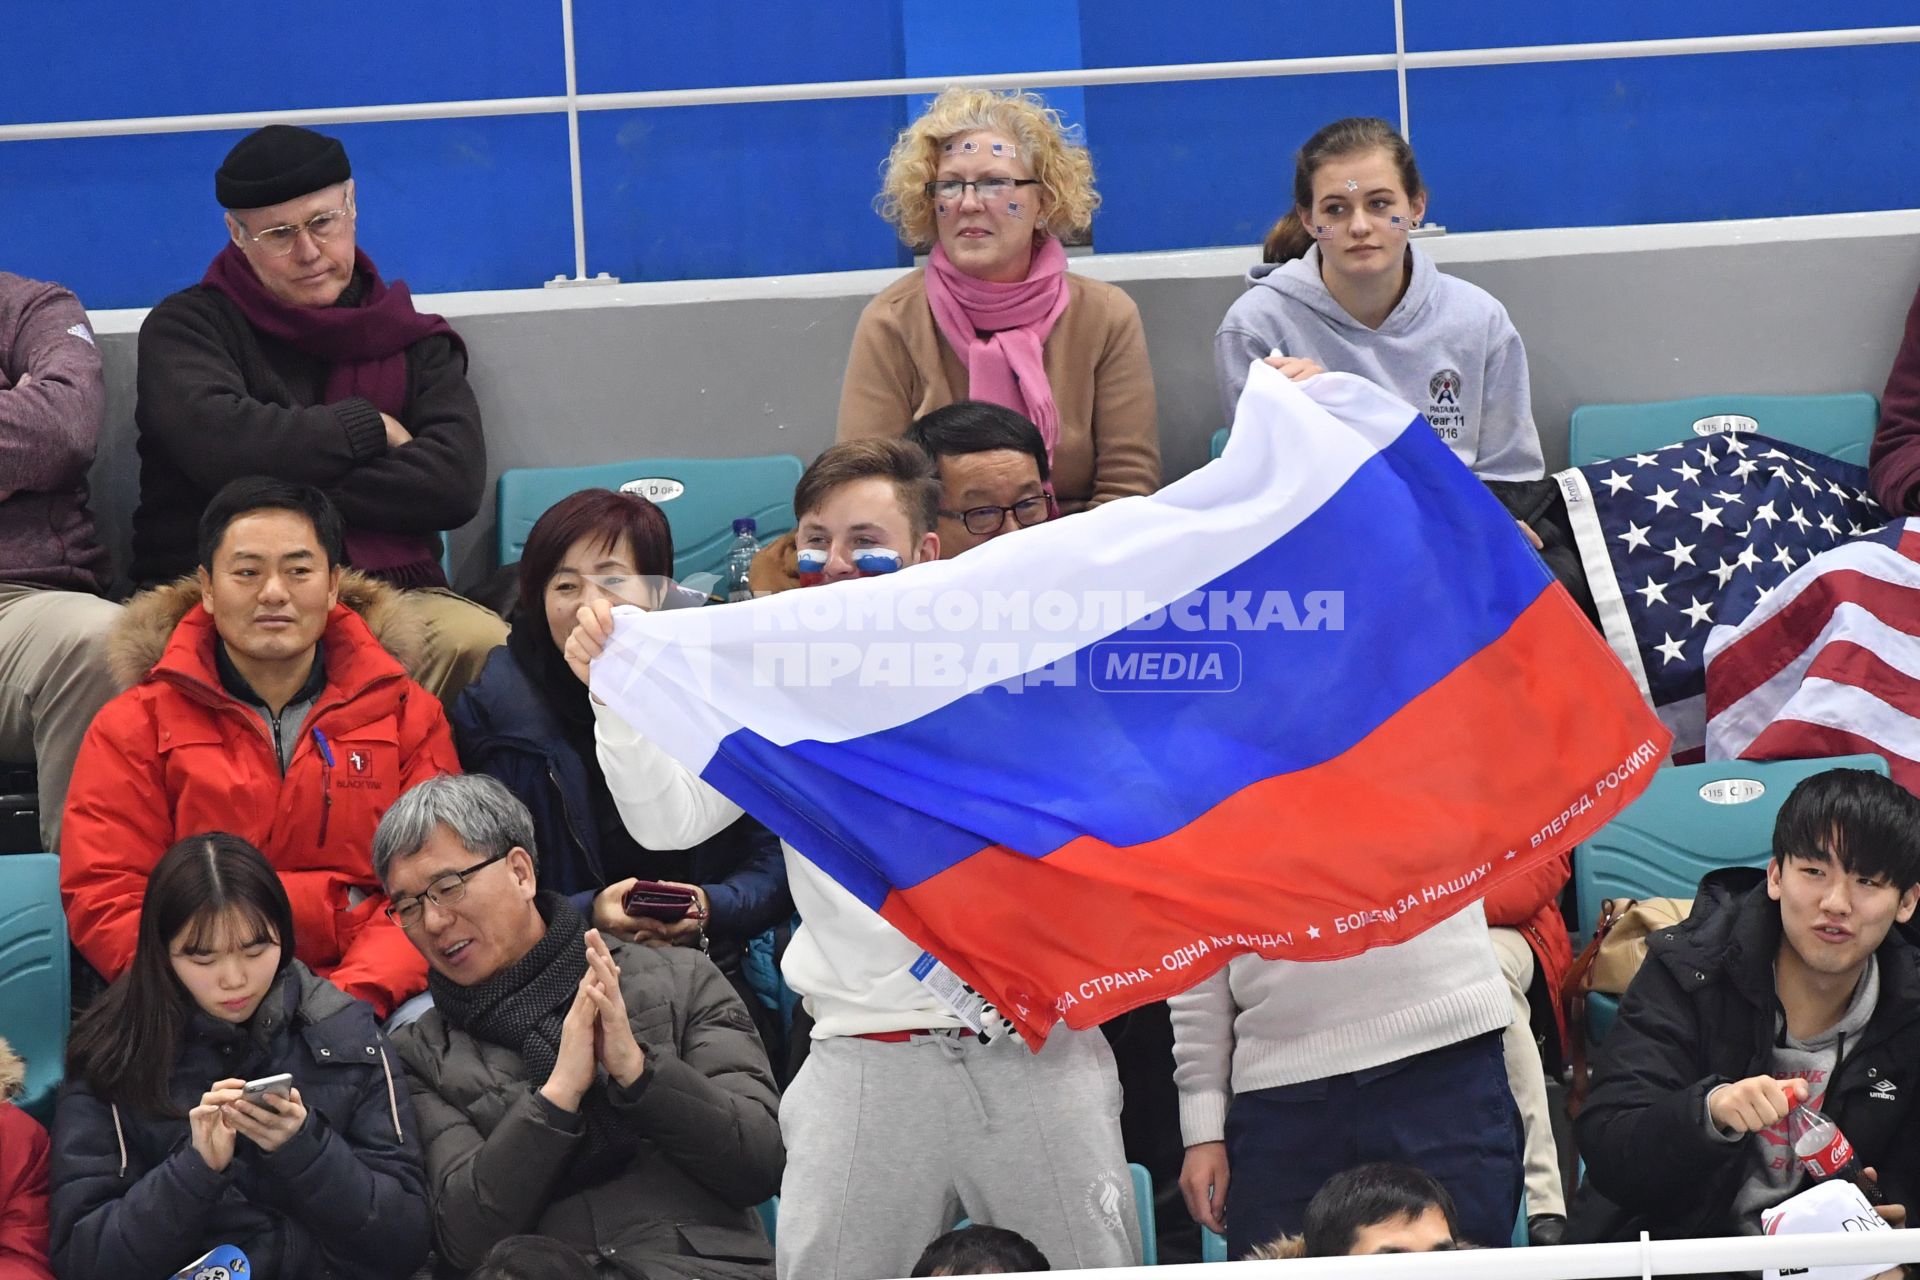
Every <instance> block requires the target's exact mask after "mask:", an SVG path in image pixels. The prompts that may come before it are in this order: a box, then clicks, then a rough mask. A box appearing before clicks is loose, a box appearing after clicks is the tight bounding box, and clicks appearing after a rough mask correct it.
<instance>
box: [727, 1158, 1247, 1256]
mask: <svg viewBox="0 0 1920 1280" xmlns="http://www.w3.org/2000/svg"><path fill="white" fill-rule="evenodd" d="M1127 1173H1128V1175H1129V1176H1131V1178H1132V1179H1133V1211H1134V1213H1135V1215H1136V1216H1137V1217H1138V1218H1139V1222H1140V1245H1141V1253H1142V1256H1143V1257H1144V1259H1145V1265H1146V1266H1149V1267H1151V1266H1156V1265H1158V1264H1159V1261H1160V1233H1159V1230H1158V1229H1157V1228H1156V1227H1155V1226H1154V1221H1153V1175H1151V1174H1149V1173H1148V1172H1147V1170H1146V1167H1145V1166H1144V1165H1137V1164H1130V1165H1128V1166H1127ZM754 1208H755V1209H756V1210H757V1211H758V1212H759V1214H760V1225H761V1226H763V1227H765V1228H766V1229H767V1239H769V1240H772V1239H775V1238H776V1237H775V1232H776V1231H777V1230H778V1229H779V1225H780V1197H779V1196H774V1197H772V1198H771V1199H768V1200H763V1201H761V1202H760V1203H759V1204H757V1205H755V1206H754ZM953 1225H954V1229H955V1230H958V1229H959V1228H961V1227H964V1226H968V1225H970V1223H969V1220H968V1219H966V1218H962V1219H960V1221H958V1222H956V1223H954V1224H953ZM927 1243H928V1244H931V1243H933V1242H932V1241H931V1240H929V1241H928V1242H927ZM1220 1248H1221V1250H1222V1253H1223V1255H1224V1252H1225V1249H1226V1245H1225V1243H1224V1242H1223V1243H1222V1244H1221V1246H1220ZM1209 1260H1210V1259H1209Z"/></svg>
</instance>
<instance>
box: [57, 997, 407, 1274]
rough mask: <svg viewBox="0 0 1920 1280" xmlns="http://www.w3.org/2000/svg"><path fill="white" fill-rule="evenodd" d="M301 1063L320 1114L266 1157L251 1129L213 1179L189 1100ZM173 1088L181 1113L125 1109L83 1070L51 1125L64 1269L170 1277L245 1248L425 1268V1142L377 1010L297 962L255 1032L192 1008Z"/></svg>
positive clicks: (278, 1257)
mask: <svg viewBox="0 0 1920 1280" xmlns="http://www.w3.org/2000/svg"><path fill="white" fill-rule="evenodd" d="M283 1071H285V1072H291V1073H292V1075H293V1083H294V1087H295V1088H297V1089H299V1090H300V1099H301V1102H302V1103H303V1104H304V1105H305V1106H306V1108H307V1123H306V1127H305V1128H303V1129H302V1130H301V1131H300V1132H299V1133H298V1134H296V1135H295V1136H294V1137H293V1138H292V1139H291V1140H290V1141H289V1142H287V1144H286V1145H285V1146H283V1147H281V1148H280V1149H279V1150H277V1151H274V1152H272V1153H265V1152H262V1151H261V1150H260V1149H259V1148H258V1147H256V1146H254V1145H253V1144H252V1142H250V1141H249V1140H248V1139H246V1138H240V1139H238V1140H236V1142H235V1149H234V1157H233V1160H232V1162H231V1163H229V1164H228V1165H227V1167H226V1168H225V1169H223V1170H221V1171H220V1172H218V1173H215V1172H214V1171H213V1170H212V1169H210V1168H209V1167H208V1166H207V1163H206V1161H204V1160H202V1159H201V1158H200V1155H199V1153H198V1152H196V1151H195V1150H194V1149H193V1144H192V1142H191V1141H190V1140H189V1138H188V1133H187V1119H186V1115H185V1111H186V1108H188V1107H191V1106H196V1105H198V1103H199V1101H200V1095H201V1094H202V1093H203V1092H205V1090H206V1088H207V1086H208V1085H210V1084H212V1083H213V1082H214V1081H215V1080H222V1079H225V1078H227V1077H229V1076H237V1077H239V1078H241V1079H244V1080H251V1079H256V1078H258V1077H260V1076H270V1075H277V1074H279V1073H280V1072H283ZM169 1092H170V1093H171V1095H172V1098H173V1101H174V1103H175V1104H176V1105H177V1106H179V1107H180V1108H181V1115H179V1116H177V1117H170V1116H148V1115H142V1114H139V1113H137V1112H133V1111H129V1110H128V1109H127V1108H125V1107H116V1106H115V1105H114V1104H113V1103H111V1102H109V1101H108V1100H107V1099H105V1098H102V1097H100V1096H98V1095H97V1094H95V1093H94V1092H93V1090H92V1089H90V1088H89V1087H88V1086H87V1085H86V1084H85V1082H83V1081H78V1080H70V1081H68V1082H67V1085H66V1087H65V1088H64V1089H63V1090H62V1091H61V1095H60V1103H59V1107H58V1110H57V1111H56V1112H55V1114H54V1120H53V1173H52V1178H51V1184H52V1185H51V1190H52V1206H51V1208H52V1218H53V1224H52V1226H53V1230H52V1245H53V1249H52V1255H53V1268H54V1271H55V1272H56V1273H57V1274H59V1275H61V1276H63V1277H68V1278H70V1280H78V1278H79V1277H83V1276H84V1277H89V1278H91V1277H100V1278H101V1280H106V1277H109V1276H112V1277H119V1276H126V1277H129V1280H133V1278H136V1277H137V1278H140V1280H145V1278H147V1277H156V1276H167V1275H172V1274H173V1273H174V1272H175V1271H177V1270H178V1269H179V1268H181V1267H183V1266H185V1265H186V1264H187V1263H189V1262H191V1261H193V1260H194V1259H195V1258H197V1257H199V1256H200V1255H201V1254H203V1253H205V1252H206V1251H207V1250H209V1249H211V1248H213V1247H214V1246H215V1245H220V1244H232V1245H238V1246H239V1247H240V1248H241V1249H243V1250H245V1252H246V1254H247V1257H248V1259H249V1260H250V1261H251V1262H252V1263H253V1266H254V1270H255V1271H256V1272H257V1273H258V1274H260V1275H262V1276H270V1277H272V1278H273V1280H371V1278H373V1277H394V1278H395V1280H398V1278H399V1277H403V1276H411V1275H412V1274H413V1273H414V1272H415V1271H416V1270H418V1269H419V1267H420V1264H421V1263H422V1262H423V1261H425V1259H426V1256H427V1248H428V1244H429V1239H430V1231H431V1228H430V1220H429V1216H428V1212H427V1180H426V1174H425V1172H424V1171H423V1170H422V1168H421V1149H420V1137H419V1134H418V1133H417V1132H416V1131H415V1129H414V1122H413V1104H412V1100H411V1098H410V1097H409V1094H408V1088H407V1081H406V1078H405V1076H404V1074H403V1073H402V1070H401V1065H400V1062H399V1061H398V1059H397V1058H395V1056H394V1054H393V1050H392V1048H391V1047H390V1046H389V1045H388V1044H387V1039H386V1037H385V1036H383V1035H382V1034H381V1033H380V1024H379V1023H378V1022H377V1021H376V1020H375V1018H374V1016H373V1010H372V1009H370V1008H368V1007H367V1006H366V1005H364V1004H362V1003H361V1002H360V1001H358V1000H355V999H354V998H353V997H351V996H349V995H347V994H345V993H344V992H342V991H340V990H339V989H338V988H337V987H334V986H333V985H332V984H331V983H329V982H327V981H326V980H325V979H323V978H316V977H314V976H313V974H312V973H311V972H309V971H308V970H307V968H306V967H305V966H304V965H302V964H301V963H300V962H299V961H298V960H295V961H293V962H291V963H290V964H289V965H288V966H287V970H286V974H285V977H284V978H283V980H282V981H281V983H280V984H279V985H277V986H276V987H275V988H274V989H273V991H272V992H271V993H270V994H269V995H268V996H267V1002H266V1003H265V1004H263V1005H262V1006H261V1009H260V1012H258V1013H256V1014H255V1015H254V1017H253V1020H252V1022H251V1023H249V1024H248V1025H247V1026H244V1027H236V1026H231V1025H228V1024H226V1023H220V1024H215V1023H214V1021H213V1020H212V1019H211V1018H207V1017H206V1016H204V1015H200V1016H198V1017H196V1018H194V1019H193V1020H192V1021H191V1022H190V1023H189V1024H188V1027H187V1029H186V1032H185V1034H184V1035H183V1036H182V1037H181V1046H180V1054H179V1058H178V1060H177V1061H176V1062H175V1064H174V1069H173V1073H172V1079H171V1084H170V1088H169Z"/></svg>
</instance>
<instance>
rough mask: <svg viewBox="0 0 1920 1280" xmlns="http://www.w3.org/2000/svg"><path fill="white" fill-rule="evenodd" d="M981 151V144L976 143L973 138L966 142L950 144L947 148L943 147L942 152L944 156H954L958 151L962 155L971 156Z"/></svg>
mask: <svg viewBox="0 0 1920 1280" xmlns="http://www.w3.org/2000/svg"><path fill="white" fill-rule="evenodd" d="M979 149H980V144H979V143H977V142H975V141H974V140H973V139H972V138H968V139H967V140H966V141H965V142H949V143H947V144H946V145H945V146H943V147H941V148H940V151H941V153H942V154H944V155H952V154H953V153H954V152H956V151H958V152H959V153H960V154H961V155H966V156H970V155H972V154H973V153H974V152H976V151H978V150H979Z"/></svg>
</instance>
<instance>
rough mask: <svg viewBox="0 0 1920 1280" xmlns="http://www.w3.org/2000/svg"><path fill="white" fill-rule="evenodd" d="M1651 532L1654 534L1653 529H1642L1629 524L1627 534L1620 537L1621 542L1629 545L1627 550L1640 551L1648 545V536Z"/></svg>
mask: <svg viewBox="0 0 1920 1280" xmlns="http://www.w3.org/2000/svg"><path fill="white" fill-rule="evenodd" d="M1651 532H1653V530H1652V529H1651V528H1647V527H1642V526H1640V525H1637V524H1629V525H1628V526H1627V529H1626V532H1625V533H1622V534H1621V535H1620V541H1622V542H1624V543H1626V544H1627V550H1629V551H1634V550H1638V549H1639V548H1641V547H1644V546H1647V545H1648V542H1647V535H1648V534H1649V533H1651Z"/></svg>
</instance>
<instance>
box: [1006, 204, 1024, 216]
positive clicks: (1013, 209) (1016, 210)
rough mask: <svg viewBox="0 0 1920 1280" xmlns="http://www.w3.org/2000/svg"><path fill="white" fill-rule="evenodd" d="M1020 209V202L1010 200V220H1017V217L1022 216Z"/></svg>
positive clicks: (1008, 209)
mask: <svg viewBox="0 0 1920 1280" xmlns="http://www.w3.org/2000/svg"><path fill="white" fill-rule="evenodd" d="M1020 208H1021V205H1020V202H1019V201H1018V200H1009V201H1007V216H1008V217H1009V218H1017V217H1019V216H1020Z"/></svg>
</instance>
